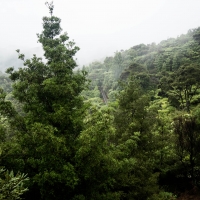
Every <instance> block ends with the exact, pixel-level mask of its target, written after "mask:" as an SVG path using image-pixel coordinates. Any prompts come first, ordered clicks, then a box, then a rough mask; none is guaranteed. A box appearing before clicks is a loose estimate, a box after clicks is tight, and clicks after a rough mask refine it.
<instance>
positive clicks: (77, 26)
mask: <svg viewBox="0 0 200 200" xmlns="http://www.w3.org/2000/svg"><path fill="white" fill-rule="evenodd" d="M45 2H46V1H45V0H34V1H26V0H18V1H16V0H7V1H3V2H0V22H1V26H2V28H1V37H0V42H1V46H0V64H1V66H0V67H1V69H5V68H7V67H10V65H11V66H16V64H17V65H19V64H20V62H19V61H17V53H16V52H15V50H16V49H20V50H21V52H22V53H24V54H25V55H27V56H26V57H31V55H32V54H36V55H38V56H42V50H41V45H40V44H39V43H37V36H36V33H40V32H41V31H42V17H43V16H49V13H48V9H47V7H46V6H45ZM54 6H55V9H54V15H55V16H57V17H59V18H61V20H62V22H61V27H62V28H63V31H64V32H67V33H68V35H69V37H70V40H74V41H75V42H76V45H77V46H79V47H80V51H79V52H78V53H77V54H76V58H77V63H78V64H79V66H80V67H82V66H83V65H86V64H88V63H90V62H92V61H95V60H100V59H103V58H104V57H105V56H112V55H114V52H116V51H120V50H121V49H123V50H126V49H129V48H130V47H132V46H134V45H137V44H140V43H144V44H150V43H152V42H155V43H159V42H160V41H162V40H166V39H168V38H171V37H173V38H176V37H177V36H178V35H181V34H186V33H187V31H188V30H189V29H193V28H197V27H199V22H200V12H199V7H200V2H199V1H198V0H190V1H188V0H176V1H172V0H125V1H123V2H122V1H120V0H115V1H114V0H85V1H81V0H68V1H59V0H54ZM34 51H37V52H34ZM9 60H12V62H10V63H9ZM6 63H7V64H6ZM2 65H9V66H2Z"/></svg>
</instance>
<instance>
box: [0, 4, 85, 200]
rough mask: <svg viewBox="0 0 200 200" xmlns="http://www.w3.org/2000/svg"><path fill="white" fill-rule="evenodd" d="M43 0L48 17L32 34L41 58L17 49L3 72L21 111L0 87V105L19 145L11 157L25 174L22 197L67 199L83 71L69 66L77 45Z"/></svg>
mask: <svg viewBox="0 0 200 200" xmlns="http://www.w3.org/2000/svg"><path fill="white" fill-rule="evenodd" d="M46 4H47V6H48V8H49V12H50V17H44V18H43V31H42V33H41V34H38V35H37V36H38V41H39V43H41V44H42V46H43V50H44V56H45V58H46V60H45V62H43V61H42V59H41V58H38V57H37V56H36V55H34V56H33V58H32V59H27V60H25V59H24V55H23V54H21V53H20V51H19V50H17V52H18V53H19V58H20V59H22V60H23V61H24V67H23V68H19V69H18V70H14V68H9V69H8V70H7V73H8V74H10V79H11V80H12V81H13V82H14V84H13V96H14V98H15V99H16V100H18V101H19V102H20V103H21V104H22V110H23V111H22V112H21V113H18V112H17V111H16V110H15V109H14V107H13V106H12V104H11V102H9V101H6V100H5V94H4V92H2V91H1V102H0V111H1V114H2V115H5V116H7V117H8V120H9V122H10V124H11V127H12V130H13V131H14V132H15V133H16V134H17V138H18V143H19V144H20V146H21V150H20V152H17V153H18V154H17V155H14V160H16V162H17V160H21V161H22V162H21V163H22V164H21V166H20V170H23V172H24V173H28V175H29V177H30V185H29V188H30V190H29V191H30V192H29V193H27V196H26V199H70V197H71V196H72V194H71V193H72V191H73V188H74V187H75V185H76V184H77V181H78V178H77V175H76V172H75V169H74V164H73V156H74V155H75V153H74V146H75V145H74V141H75V139H76V137H77V136H78V135H79V133H80V131H81V130H82V123H83V120H82V119H83V113H84V110H85V108H84V104H83V99H82V97H81V96H80V93H81V92H82V90H83V89H84V88H85V83H86V78H85V73H84V72H83V71H81V72H74V68H75V67H76V62H75V60H74V58H73V57H74V55H75V54H76V52H77V51H78V50H79V48H78V47H76V46H75V43H74V42H72V41H68V40H69V37H68V36H67V34H66V33H63V34H61V31H62V29H61V27H60V23H61V20H60V19H59V18H58V17H55V16H54V15H53V9H54V6H53V3H50V4H49V3H46ZM10 156H12V157H13V155H10ZM9 162H11V157H9V156H7V157H6V158H5V159H4V163H5V164H6V163H9ZM12 163H15V162H14V161H13V159H12ZM13 165H14V164H13ZM9 167H11V168H12V167H13V166H11V165H9ZM17 170H19V169H17Z"/></svg>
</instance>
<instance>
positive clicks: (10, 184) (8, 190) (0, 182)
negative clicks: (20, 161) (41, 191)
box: [0, 168, 29, 200]
mask: <svg viewBox="0 0 200 200" xmlns="http://www.w3.org/2000/svg"><path fill="white" fill-rule="evenodd" d="M28 180H29V178H27V175H25V174H21V173H17V174H16V175H14V173H13V171H11V172H9V171H8V170H5V169H3V168H1V169H0V199H2V200H7V199H9V200H17V199H22V198H21V197H20V196H21V195H22V194H23V193H25V192H26V191H28V189H27V188H26V186H25V185H24V184H25V182H26V181H28Z"/></svg>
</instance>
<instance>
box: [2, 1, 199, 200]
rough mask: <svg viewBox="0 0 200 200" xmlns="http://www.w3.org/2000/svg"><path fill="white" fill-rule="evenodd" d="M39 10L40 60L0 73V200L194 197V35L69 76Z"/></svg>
mask: <svg viewBox="0 0 200 200" xmlns="http://www.w3.org/2000/svg"><path fill="white" fill-rule="evenodd" d="M47 6H48V8H49V13H50V16H49V17H44V18H43V31H42V33H41V34H38V35H37V36H38V41H39V43H41V45H42V47H43V50H44V52H45V54H44V56H45V61H43V60H42V59H41V58H38V57H37V56H36V55H34V56H33V58H32V59H25V55H23V54H22V53H20V50H17V52H18V55H19V59H21V60H22V61H23V63H24V66H23V67H21V68H19V69H16V70H14V68H9V69H7V74H8V75H3V74H1V76H0V85H1V88H2V89H1V90H0V113H1V115H0V117H1V118H0V199H21V198H23V199H27V200H32V199H33V200H35V199H38V200H39V199H41V200H42V199H43V200H50V199H52V200H54V199H56V200H63V199H69V200H102V199H103V200H169V199H171V200H175V199H179V200H181V199H184V198H185V199H186V197H188V198H192V199H195V198H196V199H199V198H200V196H199V193H200V135H199V133H200V79H199V75H200V65H199V63H200V62H199V61H200V29H199V28H197V29H194V30H189V31H188V33H187V34H185V35H181V36H178V37H177V38H176V39H173V38H170V39H167V40H164V41H162V42H160V43H159V44H155V43H152V44H149V45H144V44H139V45H136V46H133V47H131V48H130V49H128V50H120V51H117V52H116V53H115V54H114V56H113V57H106V58H105V60H104V61H103V62H93V63H91V64H90V65H89V66H84V67H83V69H82V70H75V69H76V62H75V60H74V55H75V54H76V52H77V51H78V50H79V48H78V47H77V46H75V43H74V42H72V41H70V40H69V37H68V35H67V34H66V33H62V29H61V27H60V23H61V20H60V19H59V18H58V17H55V16H54V15H53V9H54V6H53V4H48V3H47ZM130 44H131V41H130Z"/></svg>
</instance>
